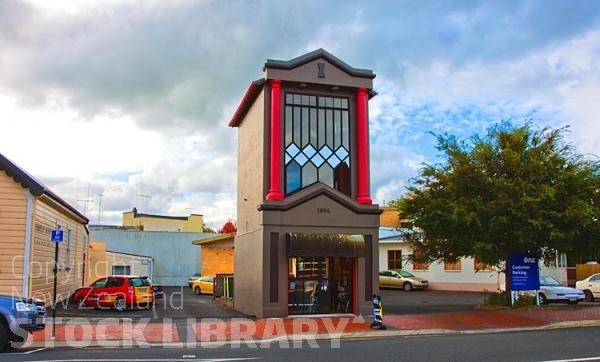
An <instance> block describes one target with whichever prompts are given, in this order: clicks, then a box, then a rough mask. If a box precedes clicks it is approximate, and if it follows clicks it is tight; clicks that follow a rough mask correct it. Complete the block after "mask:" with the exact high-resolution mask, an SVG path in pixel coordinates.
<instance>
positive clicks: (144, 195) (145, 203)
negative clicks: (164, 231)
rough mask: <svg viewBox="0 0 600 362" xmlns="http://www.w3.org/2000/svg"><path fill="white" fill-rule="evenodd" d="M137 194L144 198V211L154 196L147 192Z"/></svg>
mask: <svg viewBox="0 0 600 362" xmlns="http://www.w3.org/2000/svg"><path fill="white" fill-rule="evenodd" d="M136 196H138V197H141V198H142V205H143V206H144V211H146V207H147V205H148V199H151V198H152V196H150V195H146V194H137V195H136Z"/></svg>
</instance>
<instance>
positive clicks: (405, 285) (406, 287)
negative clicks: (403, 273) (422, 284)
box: [402, 282, 413, 292]
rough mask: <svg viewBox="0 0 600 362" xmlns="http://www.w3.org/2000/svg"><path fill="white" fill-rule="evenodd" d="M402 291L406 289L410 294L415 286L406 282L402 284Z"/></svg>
mask: <svg viewBox="0 0 600 362" xmlns="http://www.w3.org/2000/svg"><path fill="white" fill-rule="evenodd" d="M402 289H404V290H405V291H407V292H410V291H411V290H412V289H413V286H412V284H410V283H409V282H406V283H404V284H402Z"/></svg>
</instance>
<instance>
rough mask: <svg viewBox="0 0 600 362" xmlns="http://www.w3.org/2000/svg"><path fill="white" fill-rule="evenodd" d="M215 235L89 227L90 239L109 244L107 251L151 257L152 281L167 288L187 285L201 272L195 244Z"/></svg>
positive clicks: (197, 247)
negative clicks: (194, 242) (193, 242)
mask: <svg viewBox="0 0 600 362" xmlns="http://www.w3.org/2000/svg"><path fill="white" fill-rule="evenodd" d="M214 235H215V234H208V233H189V232H166V231H135V230H126V229H110V228H105V227H104V228H103V227H100V228H94V227H93V226H92V227H90V240H93V241H104V242H106V250H107V251H115V252H121V253H130V254H138V255H146V256H151V257H152V258H153V259H154V260H153V266H152V269H153V270H152V276H151V277H152V280H153V281H154V282H155V283H156V284H159V285H164V286H187V278H188V276H190V275H192V274H194V273H197V272H199V271H200V262H201V260H202V259H201V258H200V246H198V245H192V241H194V240H200V239H205V238H208V237H211V236H214Z"/></svg>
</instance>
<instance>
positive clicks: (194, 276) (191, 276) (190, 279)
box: [188, 273, 200, 288]
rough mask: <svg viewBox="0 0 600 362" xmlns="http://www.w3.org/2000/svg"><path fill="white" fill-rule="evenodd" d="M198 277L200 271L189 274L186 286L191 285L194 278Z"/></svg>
mask: <svg viewBox="0 0 600 362" xmlns="http://www.w3.org/2000/svg"><path fill="white" fill-rule="evenodd" d="M198 278H200V273H194V274H192V275H190V277H189V278H188V287H190V288H191V287H192V283H193V282H194V281H195V280H196V279H198Z"/></svg>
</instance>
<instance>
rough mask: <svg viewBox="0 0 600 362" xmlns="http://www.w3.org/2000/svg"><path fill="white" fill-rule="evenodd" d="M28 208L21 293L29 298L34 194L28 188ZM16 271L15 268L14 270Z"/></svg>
mask: <svg viewBox="0 0 600 362" xmlns="http://www.w3.org/2000/svg"><path fill="white" fill-rule="evenodd" d="M26 197H27V210H26V216H25V250H24V254H23V289H22V290H21V293H22V295H23V296H24V297H27V298H29V267H30V260H31V230H32V229H33V225H32V224H33V195H32V194H31V191H29V190H27V193H26ZM13 272H14V270H13Z"/></svg>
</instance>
